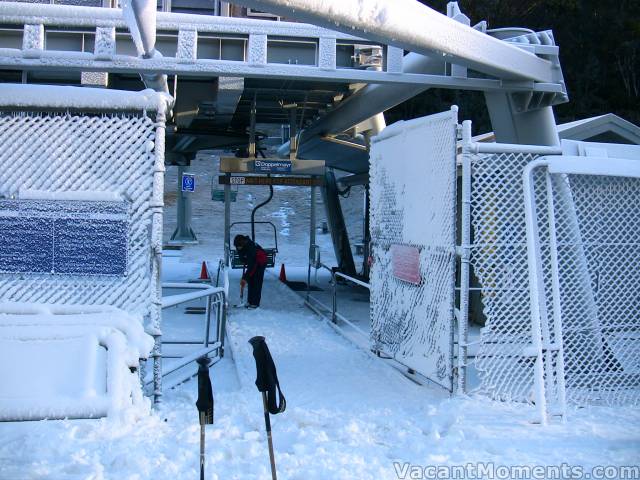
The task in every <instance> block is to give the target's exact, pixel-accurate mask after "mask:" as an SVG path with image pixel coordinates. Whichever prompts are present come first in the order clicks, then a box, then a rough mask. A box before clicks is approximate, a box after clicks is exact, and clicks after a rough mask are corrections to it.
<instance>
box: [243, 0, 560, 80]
mask: <svg viewBox="0 0 640 480" xmlns="http://www.w3.org/2000/svg"><path fill="white" fill-rule="evenodd" d="M235 3H239V4H242V5H244V6H246V7H251V8H257V9H260V10H266V11H268V12H271V13H274V14H278V15H282V16H285V17H290V18H295V19H296V20H300V21H306V22H309V23H313V24H315V25H319V26H324V27H327V28H331V29H333V30H339V31H342V32H347V33H349V34H352V35H358V36H361V37H363V38H367V39H370V40H373V41H376V42H380V43H382V44H385V45H393V46H396V47H400V48H403V49H405V50H409V51H412V52H417V53H421V54H423V55H430V56H434V57H437V58H440V59H442V60H443V61H446V62H450V63H454V64H458V65H463V66H466V67H469V68H472V69H473V70H476V71H478V72H482V73H486V74H489V75H494V76H497V77H499V78H509V79H524V80H534V81H540V82H551V81H553V68H554V67H553V65H552V63H551V62H549V61H548V60H545V59H543V58H540V57H537V56H536V55H534V54H532V53H529V52H526V51H524V50H522V49H520V48H518V47H516V46H514V45H510V44H508V43H506V42H503V41H501V40H498V39H496V38H493V37H490V36H489V35H487V34H485V33H482V32H480V31H478V30H474V29H473V28H471V27H469V26H467V25H464V24H462V23H460V22H458V21H456V20H454V19H452V18H449V17H447V16H445V15H443V14H441V13H439V12H436V11H435V10H433V9H432V8H429V7H427V6H426V5H423V4H421V3H419V2H417V1H415V0H236V1H235Z"/></svg>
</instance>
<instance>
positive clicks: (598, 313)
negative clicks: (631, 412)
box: [541, 174, 640, 405]
mask: <svg viewBox="0 0 640 480" xmlns="http://www.w3.org/2000/svg"><path fill="white" fill-rule="evenodd" d="M551 178H552V180H551V186H552V196H553V198H554V199H555V201H554V215H555V226H556V230H557V252H558V254H557V255H558V259H559V262H558V268H559V275H558V277H559V287H560V288H559V293H560V295H559V298H560V313H561V318H562V342H563V347H564V377H565V382H566V394H567V401H569V402H571V403H575V404H586V403H604V404H607V405H619V404H634V405H637V404H639V403H640V334H639V332H640V268H638V259H640V214H639V213H638V212H639V210H638V205H639V204H640V179H637V178H626V177H608V176H593V175H574V174H572V175H558V174H554V175H551ZM541 241H542V242H543V243H542V244H543V246H545V244H546V245H548V241H547V242H545V237H541ZM543 252H544V249H543ZM543 265H544V263H543ZM549 270H550V269H549V268H547V269H546V271H544V273H545V281H546V282H549V281H550V271H549ZM545 291H546V292H547V297H549V295H550V293H551V288H545ZM547 303H548V307H547V308H548V311H549V312H550V313H549V314H548V316H549V317H550V318H551V317H552V314H551V312H553V308H554V306H553V303H552V302H551V300H550V299H548V300H547ZM543 335H544V332H543ZM549 335H550V336H551V335H553V332H552V331H551V332H550V334H549ZM551 341H552V342H553V341H555V339H553V338H551ZM547 375H549V374H548V373H547ZM552 393H553V392H552Z"/></svg>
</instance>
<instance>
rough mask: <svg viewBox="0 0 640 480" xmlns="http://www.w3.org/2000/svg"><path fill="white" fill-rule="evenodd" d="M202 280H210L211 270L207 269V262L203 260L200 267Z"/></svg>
mask: <svg viewBox="0 0 640 480" xmlns="http://www.w3.org/2000/svg"><path fill="white" fill-rule="evenodd" d="M200 280H209V270H208V269H207V262H202V268H201V269H200Z"/></svg>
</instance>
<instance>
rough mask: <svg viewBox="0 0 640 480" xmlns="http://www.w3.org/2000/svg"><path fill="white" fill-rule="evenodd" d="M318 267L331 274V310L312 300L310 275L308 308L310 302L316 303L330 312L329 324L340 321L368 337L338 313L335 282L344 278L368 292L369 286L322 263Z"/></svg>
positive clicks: (316, 300) (318, 301)
mask: <svg viewBox="0 0 640 480" xmlns="http://www.w3.org/2000/svg"><path fill="white" fill-rule="evenodd" d="M309 267H311V266H309ZM318 267H319V268H324V269H326V270H328V271H329V272H330V273H331V286H332V288H333V292H332V302H331V309H329V308H328V307H327V306H326V305H325V304H323V303H322V302H321V301H320V300H318V299H317V298H313V297H312V296H311V280H310V278H311V277H310V275H309V280H308V282H307V298H306V301H307V304H308V305H309V306H311V303H310V301H314V302H316V303H317V304H318V305H320V306H322V307H323V308H325V309H326V310H330V311H331V323H333V324H336V323H337V320H338V319H340V321H341V322H344V323H346V324H347V325H349V326H350V327H351V328H353V329H354V330H355V331H357V332H358V333H360V334H361V335H363V336H364V337H368V333H367V332H365V331H364V330H362V328H360V327H359V326H358V325H356V324H355V323H353V322H352V321H350V320H349V319H347V318H346V317H345V316H344V315H341V314H340V313H339V312H338V282H337V277H341V278H344V279H345V280H347V281H350V282H353V283H355V284H357V285H360V286H362V287H365V288H366V289H368V290H371V285H369V284H368V283H366V282H363V281H362V280H360V279H357V278H354V277H350V276H349V275H345V274H344V273H342V272H338V271H336V270H335V269H332V268H330V267H328V266H327V265H325V264H323V263H319V264H318ZM309 271H310V269H309Z"/></svg>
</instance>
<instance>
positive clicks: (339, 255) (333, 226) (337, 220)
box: [322, 169, 356, 277]
mask: <svg viewBox="0 0 640 480" xmlns="http://www.w3.org/2000/svg"><path fill="white" fill-rule="evenodd" d="M322 199H323V200H324V206H325V210H326V212H327V222H328V223H329V229H330V231H331V240H332V241H333V249H334V252H335V254H336V260H337V262H338V268H339V270H340V271H341V272H342V273H344V274H345V275H349V276H352V277H353V276H355V275H356V265H355V263H354V261H353V253H352V252H351V244H350V242H349V235H348V233H347V226H346V224H345V221H344V215H343V213H342V205H340V196H339V195H338V186H337V184H336V177H335V174H334V173H333V171H331V170H330V169H327V171H326V172H325V182H324V186H323V187H322Z"/></svg>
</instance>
